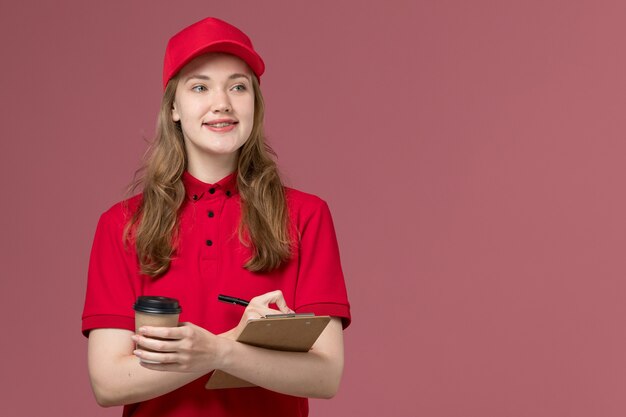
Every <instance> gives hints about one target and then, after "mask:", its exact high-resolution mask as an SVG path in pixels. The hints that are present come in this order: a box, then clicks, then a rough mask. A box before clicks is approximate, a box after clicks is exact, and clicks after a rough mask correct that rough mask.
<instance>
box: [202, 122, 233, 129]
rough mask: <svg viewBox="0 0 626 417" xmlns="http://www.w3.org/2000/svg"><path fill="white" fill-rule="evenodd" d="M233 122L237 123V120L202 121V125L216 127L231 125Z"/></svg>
mask: <svg viewBox="0 0 626 417" xmlns="http://www.w3.org/2000/svg"><path fill="white" fill-rule="evenodd" d="M234 124H237V122H220V123H203V125H206V126H210V127H217V128H220V127H226V126H231V125H234Z"/></svg>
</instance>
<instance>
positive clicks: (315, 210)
mask: <svg viewBox="0 0 626 417" xmlns="http://www.w3.org/2000/svg"><path fill="white" fill-rule="evenodd" d="M307 206H308V207H303V209H302V211H305V213H302V224H301V226H300V230H299V233H300V242H299V243H300V245H299V266H298V282H297V286H296V294H295V311H296V312H299V313H305V312H312V313H315V314H316V315H329V316H334V317H340V318H341V319H342V322H343V327H344V328H346V327H348V325H349V324H350V322H351V320H352V318H351V315H350V304H349V302H348V296H347V292H346V285H345V282H344V276H343V271H342V269H341V260H340V258H339V245H338V244H337V236H336V234H335V228H334V225H333V220H332V217H331V214H330V210H329V208H328V205H327V204H326V202H325V201H323V200H321V199H318V198H315V200H314V201H312V202H311V203H310V204H307Z"/></svg>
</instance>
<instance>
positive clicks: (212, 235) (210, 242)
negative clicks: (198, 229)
mask: <svg viewBox="0 0 626 417" xmlns="http://www.w3.org/2000/svg"><path fill="white" fill-rule="evenodd" d="M217 191H218V190H217V189H216V188H215V187H211V188H209V189H208V190H207V191H206V192H207V194H205V198H206V201H207V204H206V206H205V208H204V210H205V213H206V216H205V217H204V221H203V224H204V226H203V230H204V231H205V233H204V248H203V250H202V252H203V258H205V259H215V258H217V253H216V252H217V242H216V239H217V236H218V230H219V211H218V207H219V206H221V205H222V200H223V199H224V198H223V195H222V194H220V193H219V192H217ZM207 197H208V198H207Z"/></svg>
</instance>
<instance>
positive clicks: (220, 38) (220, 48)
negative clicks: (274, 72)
mask: <svg viewBox="0 0 626 417" xmlns="http://www.w3.org/2000/svg"><path fill="white" fill-rule="evenodd" d="M207 52H225V53H228V54H232V55H235V56H236V57H239V58H241V59H242V60H244V61H245V63H246V64H248V66H249V67H250V68H251V69H252V71H253V72H254V74H255V75H256V76H257V78H258V79H259V81H260V79H261V75H262V74H263V72H264V71H265V64H264V63H263V59H261V57H260V56H259V54H258V53H257V52H256V51H255V50H254V47H253V46H252V42H251V41H250V38H248V36H246V34H245V33H243V32H242V31H240V30H239V29H237V28H236V27H234V26H233V25H231V24H229V23H226V22H224V21H223V20H220V19H216V18H214V17H207V18H206V19H203V20H201V21H199V22H196V23H194V24H193V25H191V26H188V27H186V28H185V29H183V30H181V31H180V32H178V33H177V34H176V35H174V36H172V38H171V39H170V40H169V42H168V43H167V48H166V49H165V61H164V63H163V88H165V86H167V82H168V81H169V80H170V79H171V78H172V77H173V76H174V75H176V73H177V72H178V71H180V69H181V68H182V67H184V66H185V64H187V63H188V62H189V61H191V60H192V59H194V58H195V57H197V56H200V55H202V54H206V53H207Z"/></svg>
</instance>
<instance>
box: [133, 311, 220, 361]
mask: <svg viewBox="0 0 626 417" xmlns="http://www.w3.org/2000/svg"><path fill="white" fill-rule="evenodd" d="M131 337H132V339H133V340H134V341H135V342H136V343H137V344H138V345H139V346H137V349H135V351H134V352H133V354H134V355H135V356H137V357H138V358H139V359H142V360H146V361H152V362H156V363H146V362H143V361H142V362H141V365H142V366H143V367H144V368H148V369H153V370H156V371H174V372H207V373H208V372H210V371H212V370H214V369H218V367H219V364H220V361H221V359H222V353H223V350H224V347H223V345H222V344H223V339H222V338H220V337H219V336H216V335H214V334H213V333H211V332H209V331H208V330H206V329H203V328H202V327H200V326H196V325H195V324H193V323H181V324H180V326H179V327H151V326H143V327H141V328H140V329H139V332H138V334H135V335H133V336H131ZM155 338H159V339H155ZM160 339H168V340H160ZM142 347H145V348H147V349H151V350H153V351H154V352H150V351H147V350H144V349H142Z"/></svg>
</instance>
